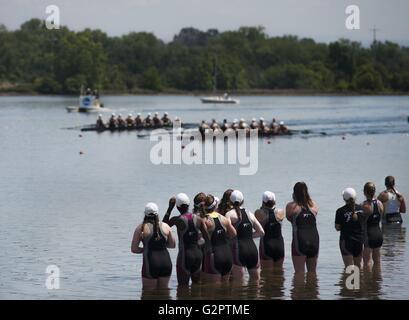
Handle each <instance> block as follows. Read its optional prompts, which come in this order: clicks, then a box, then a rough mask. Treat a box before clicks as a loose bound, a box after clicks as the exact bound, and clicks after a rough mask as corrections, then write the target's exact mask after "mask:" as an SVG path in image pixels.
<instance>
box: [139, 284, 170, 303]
mask: <svg viewBox="0 0 409 320" xmlns="http://www.w3.org/2000/svg"><path fill="white" fill-rule="evenodd" d="M171 299H172V298H171V295H170V289H169V288H152V287H142V294H141V300H171Z"/></svg>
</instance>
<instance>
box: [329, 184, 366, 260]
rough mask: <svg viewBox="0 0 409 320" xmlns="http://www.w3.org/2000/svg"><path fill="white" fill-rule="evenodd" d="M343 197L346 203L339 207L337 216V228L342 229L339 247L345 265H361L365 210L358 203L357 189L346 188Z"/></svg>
mask: <svg viewBox="0 0 409 320" xmlns="http://www.w3.org/2000/svg"><path fill="white" fill-rule="evenodd" d="M342 197H343V198H344V201H345V205H344V206H343V207H341V208H339V209H338V210H337V212H336V216H335V229H336V230H337V231H340V232H341V233H340V237H339V248H340V250H341V255H342V260H344V264H345V267H347V266H350V265H356V266H358V267H361V262H362V250H363V244H364V222H365V217H364V212H363V210H362V207H361V206H360V205H358V204H356V203H355V202H356V191H355V190H354V189H352V188H346V189H345V190H344V191H343V193H342Z"/></svg>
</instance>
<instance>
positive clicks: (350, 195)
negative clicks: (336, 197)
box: [342, 188, 356, 201]
mask: <svg viewBox="0 0 409 320" xmlns="http://www.w3.org/2000/svg"><path fill="white" fill-rule="evenodd" d="M342 197H343V198H344V200H345V201H349V200H351V199H353V200H355V199H356V191H355V189H353V188H346V189H345V190H344V191H343V192H342Z"/></svg>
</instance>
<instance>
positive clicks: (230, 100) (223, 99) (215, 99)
mask: <svg viewBox="0 0 409 320" xmlns="http://www.w3.org/2000/svg"><path fill="white" fill-rule="evenodd" d="M200 100H201V101H202V103H236V104H238V103H240V100H239V99H233V98H232V97H230V96H229V95H228V94H227V93H225V94H224V95H223V96H214V97H204V98H201V99H200Z"/></svg>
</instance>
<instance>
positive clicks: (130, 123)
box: [126, 113, 135, 128]
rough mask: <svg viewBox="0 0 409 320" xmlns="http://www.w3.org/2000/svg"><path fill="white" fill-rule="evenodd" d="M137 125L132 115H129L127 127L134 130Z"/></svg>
mask: <svg viewBox="0 0 409 320" xmlns="http://www.w3.org/2000/svg"><path fill="white" fill-rule="evenodd" d="M134 124H135V121H134V120H133V117H132V114H131V113H130V114H128V117H127V118H126V125H127V127H128V128H132V127H133V126H134Z"/></svg>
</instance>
